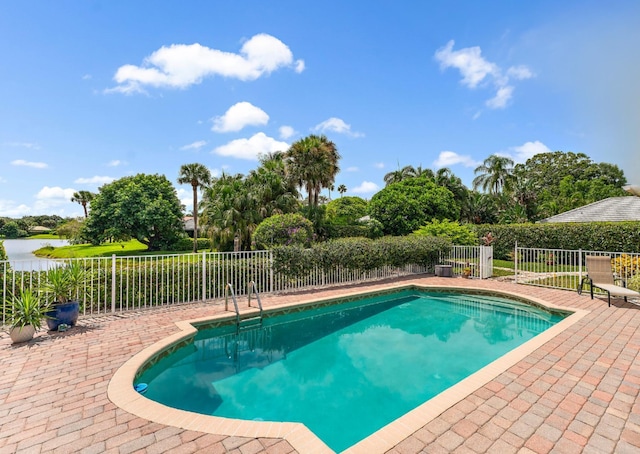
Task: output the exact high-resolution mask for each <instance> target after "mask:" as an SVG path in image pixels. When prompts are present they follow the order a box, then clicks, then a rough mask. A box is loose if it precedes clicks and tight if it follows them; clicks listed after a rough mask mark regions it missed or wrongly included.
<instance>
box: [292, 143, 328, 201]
mask: <svg viewBox="0 0 640 454" xmlns="http://www.w3.org/2000/svg"><path fill="white" fill-rule="evenodd" d="M286 156H287V164H288V169H289V172H290V175H291V177H292V178H293V179H294V181H295V182H296V183H297V185H298V186H299V187H301V188H302V187H304V188H306V190H307V194H308V197H309V200H308V203H309V207H310V208H311V207H314V208H317V206H318V201H319V195H320V191H321V190H322V188H329V187H330V186H331V185H332V184H333V182H334V181H335V177H336V175H337V173H338V172H339V171H340V167H338V161H339V160H340V154H338V149H337V147H336V145H335V144H334V143H333V142H331V141H330V140H329V139H327V137H326V136H324V135H322V136H316V135H313V134H312V135H310V136H307V137H305V138H303V139H300V140H298V141H297V142H294V143H293V144H292V145H291V147H290V148H289V150H287V153H286Z"/></svg>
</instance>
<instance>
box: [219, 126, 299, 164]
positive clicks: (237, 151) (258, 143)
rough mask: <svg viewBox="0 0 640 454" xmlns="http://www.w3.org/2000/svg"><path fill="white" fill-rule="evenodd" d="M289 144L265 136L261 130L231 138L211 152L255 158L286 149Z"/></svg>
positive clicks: (242, 157) (235, 156)
mask: <svg viewBox="0 0 640 454" xmlns="http://www.w3.org/2000/svg"><path fill="white" fill-rule="evenodd" d="M288 148H289V144H287V143H286V142H279V141H277V140H276V139H274V138H273V137H269V136H267V135H266V134H265V133H263V132H259V133H257V134H254V135H253V136H251V137H250V138H249V139H236V140H232V141H231V142H229V143H228V144H226V145H222V146H219V147H217V148H216V149H214V150H213V153H215V154H217V155H220V156H230V157H233V158H238V159H252V160H257V159H258V156H259V155H261V154H266V153H273V152H276V151H286V150H287V149H288Z"/></svg>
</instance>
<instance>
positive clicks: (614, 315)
mask: <svg viewBox="0 0 640 454" xmlns="http://www.w3.org/2000/svg"><path fill="white" fill-rule="evenodd" d="M396 282H398V281H396ZM401 282H403V283H409V282H415V283H420V284H424V285H442V286H446V285H451V284H452V283H453V282H455V284H456V285H457V286H475V287H481V288H488V289H495V290H504V291H509V292H515V293H520V294H522V295H525V296H527V295H528V296H533V297H536V298H538V299H542V300H545V301H548V302H550V303H552V304H555V305H559V306H566V307H571V308H577V309H585V310H588V311H590V312H589V314H588V315H587V316H585V317H584V318H582V319H581V320H580V321H579V322H577V323H576V324H574V325H573V326H571V327H570V328H569V329H568V330H567V331H565V332H563V333H561V334H559V335H558V336H556V337H555V338H553V339H552V340H551V341H549V342H547V343H546V344H544V345H543V346H542V347H541V348H538V349H537V350H535V351H534V352H533V353H532V354H530V355H528V356H526V357H525V358H524V359H523V360H521V361H519V362H518V363H517V364H515V365H514V366H512V367H511V368H509V369H508V370H507V371H505V372H504V373H502V374H500V375H499V376H498V377H497V378H496V379H494V380H491V381H490V382H489V383H487V384H486V385H485V386H482V387H481V388H479V389H477V390H476V391H475V392H473V393H471V394H470V395H468V396H467V397H464V398H462V400H460V401H459V402H458V403H457V404H455V405H453V406H452V407H451V408H449V409H448V410H446V411H445V412H443V413H442V414H440V415H439V416H438V417H437V418H435V419H433V420H432V421H431V422H429V423H427V424H426V425H425V426H424V427H422V428H421V429H419V430H418V431H416V432H415V433H413V435H411V436H409V437H408V438H406V439H405V440H403V441H402V442H401V443H400V444H398V445H397V446H395V448H394V449H392V450H391V451H390V452H393V453H418V452H428V453H440V452H442V453H449V452H456V453H481V452H495V453H512V452H513V453H516V452H521V453H547V452H554V453H578V452H587V453H627V452H628V453H637V452H640V403H639V402H637V399H638V392H639V390H640V358H639V357H638V353H639V350H640V329H639V327H640V305H634V304H632V303H624V302H623V301H622V300H618V299H614V300H613V301H612V307H610V308H609V307H607V304H606V301H603V300H602V299H595V300H591V299H590V298H589V296H585V295H583V296H578V295H577V294H576V293H575V292H567V291H560V290H551V289H542V288H537V287H530V286H523V285H516V284H513V283H506V282H498V281H494V280H489V281H477V280H465V279H455V280H452V279H447V278H436V277H427V278H420V279H405V280H402V281H401ZM388 284H389V282H386V285H388ZM383 285H385V284H383V283H377V284H375V285H373V284H370V285H362V286H358V288H361V289H362V291H369V290H375V289H376V288H379V287H381V286H383ZM349 290H350V291H352V290H353V287H350V289H349ZM341 292H344V288H342V289H341V288H332V289H328V290H323V291H315V292H309V293H305V294H297V295H281V296H269V295H264V296H263V303H264V305H265V306H269V305H273V304H281V303H283V302H286V301H293V300H295V301H302V300H305V299H316V298H320V297H324V296H335V295H339V294H340V293H341ZM222 310H223V307H222V303H221V302H219V301H218V302H214V303H209V304H193V305H183V306H176V307H164V308H159V309H152V310H148V311H141V312H137V313H124V314H117V315H108V316H102V317H93V318H84V319H81V320H80V321H79V326H77V327H76V328H74V329H73V330H71V331H69V332H66V333H47V332H39V333H37V334H36V338H35V339H34V340H33V341H31V342H29V343H28V344H25V345H19V346H13V345H11V342H10V340H9V338H8V335H7V334H6V333H2V334H1V335H0V361H1V365H2V370H1V371H0V453H12V452H27V453H29V452H34V453H40V452H68V453H99V452H100V453H101V452H114V453H115V452H117V453H132V452H140V453H165V452H170V453H191V452H206V453H224V452H230V453H241V454H252V453H273V454H276V453H289V452H295V451H294V449H293V448H292V447H291V445H290V444H289V443H288V442H287V441H285V440H280V439H269V438H258V439H254V438H242V437H229V436H222V435H214V434H206V433H201V432H194V431H187V430H183V429H178V428H175V427H170V426H164V425H161V424H157V423H153V422H150V421H147V420H144V419H142V418H139V417H137V416H135V415H132V414H129V413H127V412H126V411H124V410H122V409H120V408H118V407H116V406H115V405H114V404H113V403H111V402H110V401H109V398H108V397H107V386H108V384H109V380H110V379H111V377H112V376H113V374H114V372H115V371H116V370H117V369H118V368H119V367H120V366H121V365H122V364H123V363H124V362H125V361H127V360H128V359H129V358H131V357H132V356H133V355H134V354H136V353H138V352H139V351H141V350H142V349H143V348H145V347H147V346H149V345H151V344H153V343H154V342H156V341H158V340H159V339H162V338H164V337H166V336H167V335H169V334H171V333H173V332H176V331H177V328H176V326H175V325H174V321H175V320H187V319H193V318H197V317H203V316H206V315H210V314H215V313H219V312H220V311H222Z"/></svg>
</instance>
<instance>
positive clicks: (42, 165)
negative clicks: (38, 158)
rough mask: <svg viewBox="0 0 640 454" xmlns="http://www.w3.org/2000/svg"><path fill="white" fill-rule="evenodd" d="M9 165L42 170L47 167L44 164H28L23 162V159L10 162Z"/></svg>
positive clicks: (28, 162)
mask: <svg viewBox="0 0 640 454" xmlns="http://www.w3.org/2000/svg"><path fill="white" fill-rule="evenodd" d="M11 164H12V165H14V166H25V167H33V168H34V169H44V168H46V167H49V166H48V165H47V164H46V163H44V162H30V161H25V160H24V159H16V160H14V161H11Z"/></svg>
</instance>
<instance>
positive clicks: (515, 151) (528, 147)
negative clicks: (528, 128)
mask: <svg viewBox="0 0 640 454" xmlns="http://www.w3.org/2000/svg"><path fill="white" fill-rule="evenodd" d="M509 150H510V152H509V153H505V155H507V156H509V157H510V158H512V159H513V161H514V162H515V163H516V164H519V163H524V162H526V161H527V159H529V158H531V157H533V156H535V155H537V154H540V153H551V150H550V149H549V147H547V146H546V145H545V144H543V143H542V142H540V141H539V140H536V141H535V142H526V143H524V144H523V145H520V146H518V147H511V148H509ZM497 154H500V153H497Z"/></svg>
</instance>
